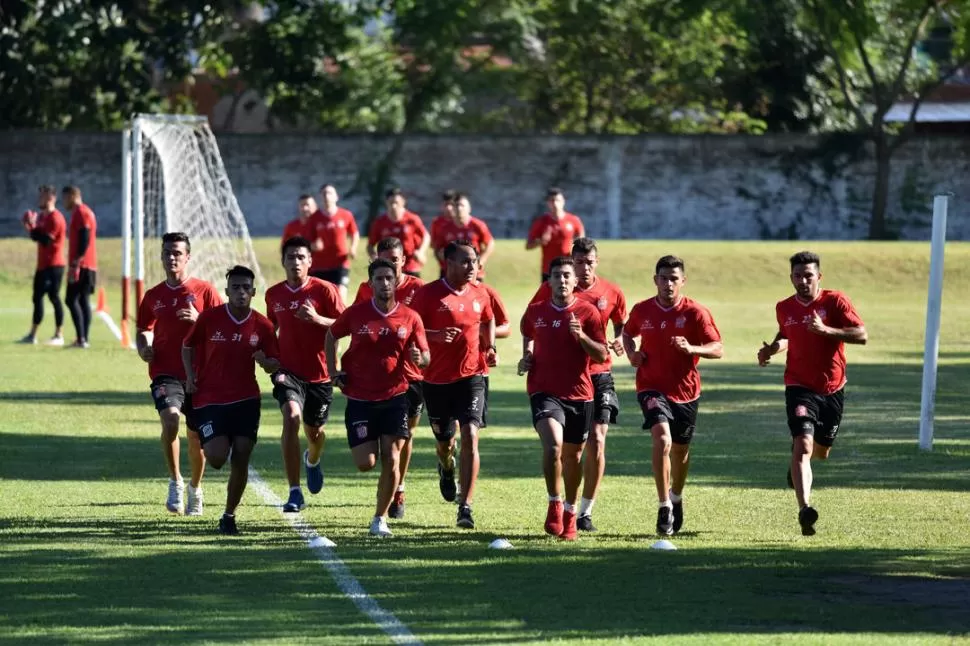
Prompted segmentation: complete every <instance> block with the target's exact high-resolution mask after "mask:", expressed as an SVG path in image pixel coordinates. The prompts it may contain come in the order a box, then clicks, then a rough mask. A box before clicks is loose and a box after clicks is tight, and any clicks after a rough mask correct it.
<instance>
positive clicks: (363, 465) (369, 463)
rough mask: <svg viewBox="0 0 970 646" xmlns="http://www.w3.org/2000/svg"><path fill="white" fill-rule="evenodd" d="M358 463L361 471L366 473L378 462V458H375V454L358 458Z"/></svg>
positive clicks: (358, 468)
mask: <svg viewBox="0 0 970 646" xmlns="http://www.w3.org/2000/svg"><path fill="white" fill-rule="evenodd" d="M356 464H357V470H358V471H360V472H361V473H366V472H368V471H370V470H371V469H373V468H374V466H375V465H376V464H377V460H375V459H374V456H373V455H371V456H368V457H365V458H360V459H358V460H356Z"/></svg>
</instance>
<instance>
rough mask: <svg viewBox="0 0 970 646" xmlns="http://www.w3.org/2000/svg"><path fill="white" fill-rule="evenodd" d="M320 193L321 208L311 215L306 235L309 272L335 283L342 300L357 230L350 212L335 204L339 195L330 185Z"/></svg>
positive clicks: (357, 235)
mask: <svg viewBox="0 0 970 646" xmlns="http://www.w3.org/2000/svg"><path fill="white" fill-rule="evenodd" d="M320 196H321V197H322V198H323V208H322V209H320V210H318V211H317V212H316V213H314V214H313V215H312V216H311V218H310V229H309V233H310V235H308V236H306V237H307V239H308V240H310V241H311V242H312V243H313V248H312V252H313V264H312V265H311V267H310V275H311V276H313V277H314V278H319V279H321V280H325V281H327V282H328V283H332V284H334V285H336V286H337V289H338V290H339V291H340V297H341V298H342V299H343V300H344V301H346V300H347V289H348V287H349V286H350V261H351V260H353V259H354V258H356V257H357V245H358V244H360V232H359V231H358V230H357V220H355V219H354V214H353V213H351V212H350V211H348V210H347V209H345V208H343V207H340V206H337V200H338V199H339V196H338V195H337V189H336V188H335V187H334V186H333V185H332V184H324V185H323V188H321V189H320Z"/></svg>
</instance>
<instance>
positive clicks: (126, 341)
mask: <svg viewBox="0 0 970 646" xmlns="http://www.w3.org/2000/svg"><path fill="white" fill-rule="evenodd" d="M121 347H122V348H130V347H131V337H129V336H128V322H127V321H122V322H121Z"/></svg>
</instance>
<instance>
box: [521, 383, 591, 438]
mask: <svg viewBox="0 0 970 646" xmlns="http://www.w3.org/2000/svg"><path fill="white" fill-rule="evenodd" d="M529 405H530V406H532V425H533V426H535V425H536V424H538V423H539V421H540V420H543V419H547V418H552V419H554V420H556V421H557V422H559V425H560V426H562V441H563V442H566V443H568V444H582V443H583V442H585V441H586V437H587V436H588V435H589V429H590V427H592V425H593V402H582V401H573V400H570V399H560V398H559V397H554V396H552V395H547V394H546V393H536V394H534V395H532V396H531V397H529Z"/></svg>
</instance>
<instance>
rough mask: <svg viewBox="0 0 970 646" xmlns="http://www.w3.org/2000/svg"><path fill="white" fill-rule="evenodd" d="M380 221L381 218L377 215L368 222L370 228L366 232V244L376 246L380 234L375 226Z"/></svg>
mask: <svg viewBox="0 0 970 646" xmlns="http://www.w3.org/2000/svg"><path fill="white" fill-rule="evenodd" d="M380 221H381V219H380V217H379V216H378V217H377V218H375V219H374V221H373V222H371V223H370V230H369V231H368V232H367V244H369V245H370V246H372V247H374V246H376V245H377V243H378V242H380V237H379V236H380V234H379V233H378V228H377V226H378V225H379V224H380Z"/></svg>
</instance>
